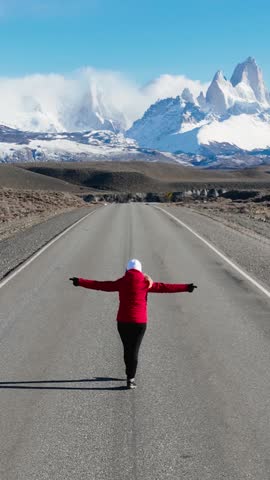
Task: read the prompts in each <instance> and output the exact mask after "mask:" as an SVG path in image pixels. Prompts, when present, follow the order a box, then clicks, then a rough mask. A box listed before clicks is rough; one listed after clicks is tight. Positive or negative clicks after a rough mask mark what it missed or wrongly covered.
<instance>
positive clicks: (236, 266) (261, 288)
mask: <svg viewBox="0 0 270 480" xmlns="http://www.w3.org/2000/svg"><path fill="white" fill-rule="evenodd" d="M154 208H156V209H157V210H160V211H161V212H164V213H165V214H166V215H168V216H169V217H171V218H173V220H174V221H175V222H177V223H179V224H180V225H182V227H185V228H186V229H187V230H189V231H190V232H191V233H192V234H193V235H195V237H197V238H199V240H201V241H202V242H203V243H205V245H207V247H209V248H210V249H211V250H213V252H215V253H216V254H217V255H219V256H220V257H221V258H222V260H224V261H225V262H226V263H228V264H229V265H230V266H231V267H232V268H234V269H235V270H236V271H237V272H238V273H240V274H241V275H242V276H243V277H244V278H245V279H246V280H248V281H249V282H250V283H252V285H254V286H255V287H257V288H258V289H259V290H260V291H261V292H262V293H264V294H265V295H266V296H267V297H268V298H270V291H269V290H267V289H266V288H265V287H263V286H262V285H261V284H260V283H259V282H257V280H255V279H254V278H252V277H251V276H250V275H248V273H246V272H244V270H242V269H241V268H240V267H238V265H236V264H235V263H234V262H232V261H231V260H230V259H229V258H228V257H226V256H225V255H224V254H223V253H221V252H220V251H219V250H218V249H217V248H216V247H214V246H213V245H212V244H211V243H210V242H208V241H207V240H205V238H203V237H202V236H201V235H199V234H198V233H196V232H195V231H194V230H193V229H192V228H190V227H189V226H188V225H187V224H186V223H184V222H182V220H179V218H177V217H175V216H174V215H172V214H171V213H169V212H167V211H166V210H163V208H160V207H156V206H155V207H154Z"/></svg>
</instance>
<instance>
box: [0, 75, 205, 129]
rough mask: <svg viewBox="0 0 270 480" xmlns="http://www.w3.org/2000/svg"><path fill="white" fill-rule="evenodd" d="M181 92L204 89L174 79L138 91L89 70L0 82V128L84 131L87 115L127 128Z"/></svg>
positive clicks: (120, 80)
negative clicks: (94, 114) (161, 100)
mask: <svg viewBox="0 0 270 480" xmlns="http://www.w3.org/2000/svg"><path fill="white" fill-rule="evenodd" d="M185 87H189V88H190V90H191V91H192V92H193V93H194V94H195V95H196V96H197V95H198V94H199V92H200V90H204V91H205V89H206V85H203V84H201V83H200V82H199V81H193V80H190V79H188V78H186V77H184V76H172V75H163V76H161V77H159V78H157V79H155V80H154V81H153V82H150V83H149V84H147V85H146V86H144V87H141V86H139V85H137V84H136V83H134V82H132V81H131V80H129V79H127V78H126V77H125V76H124V75H122V74H121V73H118V72H113V71H102V70H96V69H93V68H90V67H88V68H84V69H81V70H79V71H76V72H73V73H72V74H70V75H67V76H64V75H58V74H47V75H40V74H36V75H31V76H26V77H21V78H4V77H2V78H1V77H0V105H1V108H0V123H2V124H6V125H10V126H14V127H17V128H22V129H25V130H57V131H61V130H62V131H63V130H75V129H79V124H78V118H80V122H81V123H80V125H81V124H83V125H84V124H85V127H86V128H87V122H88V123H89V122H90V123H91V118H90V117H89V115H90V113H89V112H90V111H91V112H97V114H98V115H99V116H101V117H107V118H111V119H114V120H118V121H121V122H122V123H123V119H124V121H125V124H126V126H130V125H131V124H132V122H133V121H134V120H136V119H137V118H139V117H141V116H142V115H143V113H144V112H145V110H146V109H147V108H148V107H149V106H150V105H151V104H152V103H153V102H155V101H156V100H157V99H159V98H166V97H168V96H174V97H175V96H176V95H179V94H180V93H181V92H182V90H183V89H184V88H185ZM87 108H88V110H87ZM86 110H87V111H86ZM90 116H91V115H90ZM84 122H85V123H84ZM80 128H81V127H80Z"/></svg>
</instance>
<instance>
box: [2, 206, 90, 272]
mask: <svg viewBox="0 0 270 480" xmlns="http://www.w3.org/2000/svg"><path fill="white" fill-rule="evenodd" d="M96 208H97V207H96V206H94V207H83V208H79V209H77V210H73V211H71V212H66V213H61V214H60V215H57V216H55V217H52V218H50V219H49V220H47V221H45V222H42V223H39V224H37V225H34V226H33V227H31V228H29V229H27V230H25V231H23V232H19V233H17V234H16V235H14V236H13V237H11V238H7V239H5V240H2V241H0V279H1V278H3V277H4V276H6V275H7V274H8V273H9V272H10V271H12V270H14V268H16V267H17V266H18V265H20V264H21V263H22V262H24V261H25V260H26V259H27V258H29V257H30V256H32V255H33V254H34V253H35V252H37V251H38V250H39V249H40V248H42V247H43V246H44V245H45V244H46V243H48V242H49V241H50V240H52V239H53V238H54V237H56V236H57V235H58V234H59V233H61V232H63V230H65V229H66V228H68V227H69V226H70V225H72V224H73V223H75V222H76V221H77V220H79V219H80V218H82V217H84V216H85V215H87V213H90V212H91V210H92V211H93V210H95V209H96Z"/></svg>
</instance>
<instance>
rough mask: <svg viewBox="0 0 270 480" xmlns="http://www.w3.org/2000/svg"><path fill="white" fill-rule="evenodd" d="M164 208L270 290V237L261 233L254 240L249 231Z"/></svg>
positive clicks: (181, 210)
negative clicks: (238, 229)
mask: <svg viewBox="0 0 270 480" xmlns="http://www.w3.org/2000/svg"><path fill="white" fill-rule="evenodd" d="M162 208H163V209H164V210H167V211H168V212H170V213H171V214H172V215H174V216H175V217H177V218H179V219H180V220H182V221H183V222H184V223H186V224H187V225H188V226H190V227H191V228H193V229H194V230H195V231H196V232H197V233H198V234H200V235H201V236H203V237H204V238H205V239H206V240H208V241H209V242H210V243H212V244H213V245H214V246H215V247H216V248H218V249H219V250H220V251H221V252H223V253H224V254H225V255H226V256H228V257H229V258H230V259H231V260H233V261H234V262H235V263H237V264H238V265H239V266H240V267H242V268H243V269H244V270H245V271H246V272H247V273H249V274H251V275H252V276H253V277H256V278H257V279H258V280H259V281H260V282H261V283H262V284H264V285H265V286H266V287H270V241H269V239H268V238H266V237H263V236H260V235H257V234H254V237H252V236H251V235H249V234H247V233H245V232H242V231H237V230H236V229H235V225H234V228H231V227H230V226H228V225H226V224H224V223H222V222H221V221H219V220H215V219H212V218H210V217H208V216H206V215H200V214H199V213H196V212H194V211H192V210H191V209H189V208H185V207H180V206H179V207H176V206H170V207H168V206H164V207H162Z"/></svg>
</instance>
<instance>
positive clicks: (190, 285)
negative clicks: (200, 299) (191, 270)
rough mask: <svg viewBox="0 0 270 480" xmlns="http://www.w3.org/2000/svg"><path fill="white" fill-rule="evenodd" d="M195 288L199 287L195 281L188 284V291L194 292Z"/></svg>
mask: <svg viewBox="0 0 270 480" xmlns="http://www.w3.org/2000/svg"><path fill="white" fill-rule="evenodd" d="M194 288H198V287H197V285H194V283H189V284H188V292H190V293H191V292H193V290H194Z"/></svg>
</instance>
